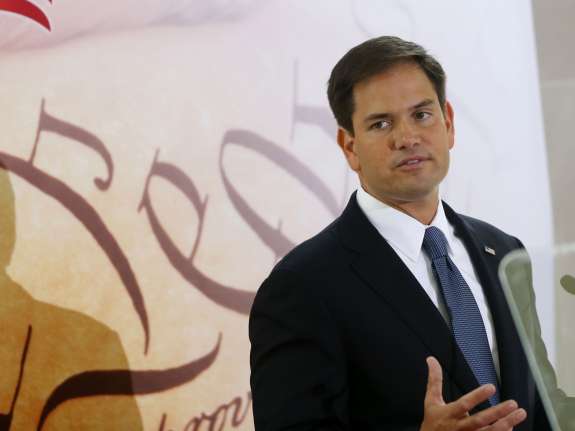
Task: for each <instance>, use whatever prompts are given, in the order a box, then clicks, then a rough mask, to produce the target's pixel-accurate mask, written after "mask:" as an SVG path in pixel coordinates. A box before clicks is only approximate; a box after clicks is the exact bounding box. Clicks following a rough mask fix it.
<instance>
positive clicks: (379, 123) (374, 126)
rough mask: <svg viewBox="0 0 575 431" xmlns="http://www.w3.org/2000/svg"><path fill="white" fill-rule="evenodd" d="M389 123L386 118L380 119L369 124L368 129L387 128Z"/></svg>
mask: <svg viewBox="0 0 575 431" xmlns="http://www.w3.org/2000/svg"><path fill="white" fill-rule="evenodd" d="M390 125H391V123H390V122H389V121H388V120H380V121H377V122H375V123H373V124H372V125H371V126H369V128H370V129H387V128H388V127H389V126H390Z"/></svg>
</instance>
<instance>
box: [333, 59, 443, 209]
mask: <svg viewBox="0 0 575 431" xmlns="http://www.w3.org/2000/svg"><path fill="white" fill-rule="evenodd" d="M353 97H354V102H355V110H354V113H353V116H352V122H353V129H354V132H355V133H354V136H352V135H351V134H350V133H348V132H347V131H346V130H344V129H341V128H340V129H339V131H338V143H339V145H340V147H341V148H342V149H343V151H344V153H345V156H346V158H347V161H348V163H349V165H350V167H351V168H352V169H353V170H354V171H356V172H357V173H358V175H359V179H360V181H361V184H362V186H363V188H364V189H365V190H366V191H367V192H368V193H370V194H371V195H372V196H375V197H376V198H378V199H379V200H380V201H382V202H384V203H387V204H388V205H391V206H397V205H401V204H405V203H409V202H417V201H421V202H426V201H431V200H437V189H438V185H439V183H440V182H441V181H442V180H443V178H444V177H445V175H446V174H447V170H448V168H449V150H450V149H451V148H452V147H453V143H454V134H453V132H454V130H453V110H452V108H451V105H449V103H446V106H445V113H444V112H443V110H442V109H441V106H440V104H439V101H438V98H437V94H436V93H435V89H434V87H433V85H432V84H431V81H430V80H429V79H428V78H427V76H426V75H425V73H424V72H423V70H421V69H420V68H419V66H417V65H416V64H415V63H400V64H398V65H395V66H392V67H391V68H390V69H389V70H386V71H385V72H383V73H380V74H378V75H375V76H373V77H371V78H368V79H366V80H365V81H362V82H360V83H358V84H356V85H355V87H354V89H353Z"/></svg>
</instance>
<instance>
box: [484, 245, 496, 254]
mask: <svg viewBox="0 0 575 431" xmlns="http://www.w3.org/2000/svg"><path fill="white" fill-rule="evenodd" d="M485 252H486V253H489V254H492V255H493V256H495V250H493V249H492V248H491V247H487V246H485Z"/></svg>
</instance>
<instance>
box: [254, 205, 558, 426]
mask: <svg viewBox="0 0 575 431" xmlns="http://www.w3.org/2000/svg"><path fill="white" fill-rule="evenodd" d="M444 207H445V212H446V215H447V218H448V220H449V222H450V223H451V224H452V225H453V226H454V227H455V233H456V235H457V236H459V237H460V238H461V239H462V241H463V242H464V244H465V246H466V248H467V251H468V252H469V255H470V257H471V260H472V262H473V264H474V267H475V269H476V273H477V275H478V277H479V280H480V282H481V285H482V286H483V289H484V292H485V296H486V298H487V301H488V303H489V307H490V310H491V313H492V316H493V324H494V326H495V331H496V334H497V345H498V349H499V357H500V370H501V385H500V390H501V396H502V399H503V400H505V399H510V398H512V399H515V400H516V401H517V402H518V404H519V405H520V406H521V407H523V408H525V409H526V410H527V414H528V418H527V419H526V421H525V422H524V423H523V424H521V425H520V426H518V427H516V428H515V429H516V430H518V431H528V430H536V431H543V430H547V429H549V426H548V424H547V420H546V417H545V414H544V412H543V409H542V408H541V404H540V401H539V397H538V396H537V391H536V389H535V386H534V383H533V379H532V378H531V376H530V373H529V369H528V366H527V362H526V359H525V356H524V354H523V353H522V350H521V346H520V342H519V339H518V336H517V333H516V331H515V328H514V325H513V322H512V319H511V315H510V312H509V310H508V307H507V305H506V302H505V299H504V296H503V292H502V290H501V286H500V283H499V280H498V277H497V269H498V265H499V262H500V261H501V259H502V258H503V257H504V256H505V255H506V254H507V253H508V252H510V251H511V250H514V249H517V248H520V247H522V244H521V243H520V242H519V240H518V239H516V238H514V237H512V236H509V235H507V234H505V233H503V232H502V231H500V230H498V229H496V228H495V227H493V226H491V225H489V224H487V223H484V222H482V221H479V220H476V219H473V218H470V217H466V216H462V215H459V214H456V213H455V212H454V211H453V210H452V209H451V208H450V207H449V206H447V205H446V204H444ZM484 246H489V247H491V248H492V249H494V250H496V255H495V256H493V255H491V254H488V253H486V252H485V251H484ZM537 328H539V327H538V324H537ZM249 330H250V340H251V343H252V350H251V358H250V359H251V368H252V374H251V387H252V393H253V402H254V405H253V409H254V419H255V426H256V430H257V431H268V430H269V431H272V430H274V431H275V430H290V431H292V430H293V431H296V430H297V431H303V430H360V431H370V430H417V429H419V426H420V424H421V422H422V419H423V400H424V395H425V390H426V384H427V365H426V362H425V359H426V357H428V356H430V355H433V356H435V357H436V358H437V359H438V360H439V362H440V364H441V365H442V368H443V374H444V385H443V396H444V398H445V400H446V402H449V401H453V400H455V399H457V398H459V397H460V396H462V395H463V394H465V393H467V392H469V391H471V390H473V389H474V388H476V387H477V386H478V384H477V381H476V379H475V377H474V375H473V373H472V371H471V370H470V368H469V366H468V365H467V363H466V361H465V359H464V357H463V355H462V353H461V352H460V350H459V349H458V347H457V345H456V343H455V340H454V338H453V336H452V334H451V331H450V329H449V327H448V326H447V324H446V322H445V321H444V320H443V318H442V316H441V315H440V313H439V311H438V310H437V308H436V307H435V305H434V304H433V303H432V302H431V300H430V299H429V297H428V295H427V294H426V293H425V291H424V290H423V288H422V287H421V286H420V285H419V283H418V282H417V280H416V279H415V277H414V276H413V275H412V273H411V272H410V271H409V270H408V269H407V268H406V267H405V265H404V264H403V262H402V261H401V259H400V258H399V257H398V256H397V254H396V253H395V252H394V251H393V249H392V248H391V247H390V246H389V244H388V243H387V242H386V241H385V240H384V239H383V238H382V237H381V236H380V235H379V233H378V232H377V230H376V229H375V228H374V227H373V226H372V224H371V223H370V222H369V221H368V220H367V218H366V217H365V215H364V214H363V212H362V211H361V209H360V208H359V206H358V204H357V202H356V199H355V194H354V195H353V196H352V198H351V200H350V202H349V204H348V205H347V207H346V209H345V210H344V212H343V213H342V215H341V216H340V217H339V218H338V219H337V220H335V221H334V222H333V223H332V224H331V225H329V226H328V227H327V228H326V229H324V230H323V231H322V232H320V233H319V234H318V235H316V236H315V237H313V238H312V239H310V240H308V241H306V242H304V243H303V244H301V245H299V246H298V247H296V248H295V249H294V250H293V251H291V252H290V253H289V254H288V255H287V256H286V257H285V258H284V259H282V260H281V261H280V262H279V263H278V264H277V265H276V267H275V268H274V269H273V271H272V272H271V274H270V276H269V277H268V278H267V279H266V280H265V281H264V283H263V284H262V286H261V287H260V289H259V291H258V293H257V295H256V298H255V301H254V304H253V308H252V311H251V316H250V327H249ZM487 406H488V405H487V403H483V404H482V405H481V406H479V407H478V409H481V408H485V407H487Z"/></svg>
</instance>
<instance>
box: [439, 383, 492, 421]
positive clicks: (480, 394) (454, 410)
mask: <svg viewBox="0 0 575 431" xmlns="http://www.w3.org/2000/svg"><path fill="white" fill-rule="evenodd" d="M495 391H496V389H495V386H493V385H482V386H479V387H478V388H476V389H474V390H472V391H471V392H468V393H467V394H465V395H463V396H462V397H461V398H459V399H458V400H455V401H453V402H452V403H449V404H448V405H447V407H448V409H449V416H451V417H453V418H460V417H463V416H465V415H466V414H467V412H469V410H471V409H473V408H474V407H475V406H476V405H478V404H480V403H482V402H483V401H486V400H488V399H489V397H490V396H491V395H493V394H494V393H495Z"/></svg>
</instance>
